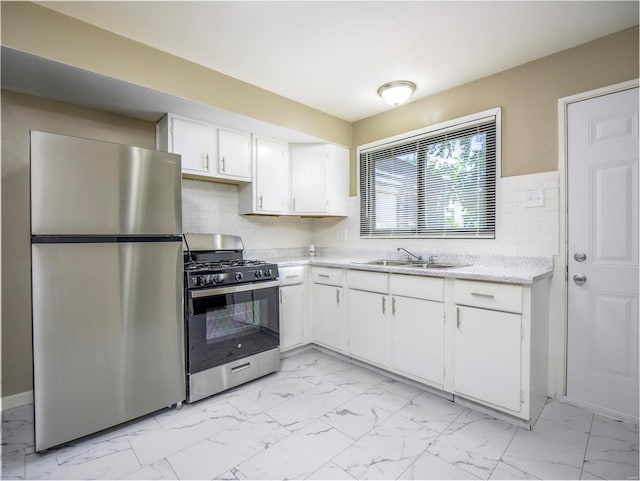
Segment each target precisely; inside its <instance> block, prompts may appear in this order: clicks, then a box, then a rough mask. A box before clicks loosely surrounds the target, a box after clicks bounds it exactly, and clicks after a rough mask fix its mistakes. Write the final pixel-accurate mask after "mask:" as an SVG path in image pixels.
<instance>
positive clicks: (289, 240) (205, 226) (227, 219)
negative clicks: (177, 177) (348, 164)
mask: <svg viewBox="0 0 640 481" xmlns="http://www.w3.org/2000/svg"><path fill="white" fill-rule="evenodd" d="M497 188H498V192H497V212H496V238H495V239H458V240H454V239H361V238H360V225H359V217H360V199H359V197H357V196H356V197H350V198H349V201H348V212H349V216H348V217H346V218H324V219H301V218H298V217H285V216H283V217H263V216H240V215H238V188H237V186H235V185H232V184H220V183H213V182H202V181H197V180H186V179H185V180H183V181H182V215H183V230H184V232H201V233H222V234H233V235H239V236H241V237H242V239H243V241H244V244H245V248H246V249H290V248H300V247H305V248H306V246H308V245H309V244H311V243H315V244H316V246H318V247H325V248H353V249H360V250H363V249H366V250H376V249H377V250H389V249H395V248H396V247H398V246H403V247H406V248H408V249H412V248H413V249H415V250H417V251H430V252H447V253H451V254H464V253H475V254H501V255H518V256H551V255H557V254H558V253H559V245H560V241H559V222H560V213H559V184H558V172H545V173H540V174H530V175H521V176H514V177H503V178H501V179H499V180H498V186H497ZM534 189H543V190H544V206H542V207H529V208H525V207H524V202H523V200H524V192H525V191H527V190H534Z"/></svg>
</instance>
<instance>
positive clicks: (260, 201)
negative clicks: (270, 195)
mask: <svg viewBox="0 0 640 481" xmlns="http://www.w3.org/2000/svg"><path fill="white" fill-rule="evenodd" d="M258 209H262V196H259V197H258Z"/></svg>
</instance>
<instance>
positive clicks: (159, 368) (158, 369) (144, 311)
mask: <svg viewBox="0 0 640 481" xmlns="http://www.w3.org/2000/svg"><path fill="white" fill-rule="evenodd" d="M32 258H33V343H34V346H33V348H34V349H33V352H34V408H35V420H36V422H35V441H36V450H37V451H41V450H43V449H47V448H49V447H52V446H56V445H59V444H61V443H65V442H67V441H70V440H72V439H76V438H79V437H81V436H85V435H87V434H91V433H94V432H97V431H99V430H102V429H105V428H108V427H110V426H114V425H116V424H119V423H122V422H124V421H127V420H130V419H133V418H136V417H139V416H142V415H144V414H147V413H150V412H153V411H156V410H159V409H162V408H165V407H167V406H170V405H171V404H174V403H176V402H179V401H182V400H183V399H184V398H185V361H184V341H183V339H184V327H183V307H182V306H183V304H182V292H183V291H182V272H183V269H182V244H181V243H180V242H132V243H125V242H121V243H92V244H33V245H32Z"/></svg>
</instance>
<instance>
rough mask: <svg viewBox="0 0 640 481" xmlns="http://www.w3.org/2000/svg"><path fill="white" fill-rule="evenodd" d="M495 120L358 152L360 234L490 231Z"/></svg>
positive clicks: (483, 234)
mask: <svg viewBox="0 0 640 481" xmlns="http://www.w3.org/2000/svg"><path fill="white" fill-rule="evenodd" d="M496 124H497V118H496V116H491V117H489V118H486V117H485V118H483V119H481V120H478V121H475V122H474V123H472V124H471V125H470V124H469V123H465V124H464V125H461V126H458V127H453V128H448V129H447V130H446V131H442V130H440V131H435V132H433V131H432V132H428V133H423V134H421V135H419V136H414V137H411V138H408V139H405V140H400V141H397V142H394V143H393V144H387V145H383V146H380V147H377V148H372V149H368V150H363V151H361V153H360V203H361V204H360V236H361V237H404V238H407V237H423V238H429V237H440V238H442V237H445V238H495V222H496V221H495V218H496V215H495V211H496V162H497V150H498V149H497V141H496V138H497V134H496V129H497V127H496Z"/></svg>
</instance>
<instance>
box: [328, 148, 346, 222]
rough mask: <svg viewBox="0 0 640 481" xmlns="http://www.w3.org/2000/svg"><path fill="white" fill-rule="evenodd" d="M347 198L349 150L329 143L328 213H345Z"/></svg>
mask: <svg viewBox="0 0 640 481" xmlns="http://www.w3.org/2000/svg"><path fill="white" fill-rule="evenodd" d="M348 200H349V150H348V149H345V148H344V147H338V146H337V145H329V162H328V164H327V203H328V209H329V214H331V215H345V216H346V215H347V214H348V207H347V206H348Z"/></svg>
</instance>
